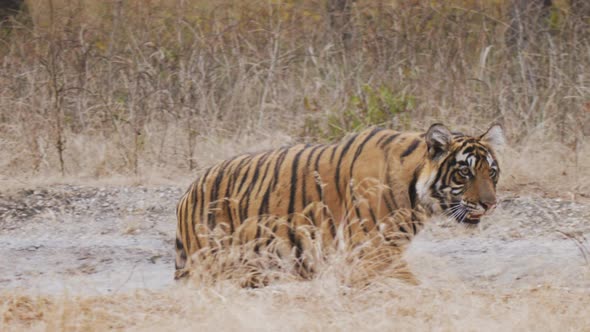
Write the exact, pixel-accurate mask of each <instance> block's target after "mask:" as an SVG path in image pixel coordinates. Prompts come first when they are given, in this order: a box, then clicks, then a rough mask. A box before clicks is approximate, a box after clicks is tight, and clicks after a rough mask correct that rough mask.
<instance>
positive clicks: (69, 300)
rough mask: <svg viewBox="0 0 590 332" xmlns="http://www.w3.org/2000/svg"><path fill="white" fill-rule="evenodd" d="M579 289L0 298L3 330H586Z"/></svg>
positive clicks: (280, 289) (293, 286) (321, 286)
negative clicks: (565, 328)
mask: <svg viewBox="0 0 590 332" xmlns="http://www.w3.org/2000/svg"><path fill="white" fill-rule="evenodd" d="M589 301H590V300H589V297H588V293H587V292H581V291H579V290H568V289H564V288H555V287H552V286H551V285H535V286H533V287H531V288H527V289H519V290H494V291H493V292H492V291H482V290H476V289H471V288H469V287H467V286H465V285H462V284H461V283H457V282H450V283H449V284H448V285H445V286H441V285H437V286H433V285H426V286H408V285H404V284H401V283H397V282H395V281H392V280H391V279H390V280H388V281H384V282H381V283H376V284H372V285H371V286H370V287H366V288H362V289H355V288H349V287H346V286H344V285H343V284H341V283H339V282H338V280H337V279H336V278H334V277H333V276H331V275H329V274H327V275H324V276H323V277H321V278H317V279H314V280H312V281H309V282H287V283H279V284H276V285H274V286H270V287H267V288H263V289H258V290H245V289H241V288H239V287H237V286H236V285H234V284H231V283H229V284H228V283H219V284H216V285H213V286H211V285H209V286H207V287H199V286H195V285H192V286H191V285H188V286H184V287H175V288H173V289H167V290H163V291H159V292H149V291H140V292H137V293H135V294H124V295H114V296H113V295H108V296H70V295H60V296H26V295H25V296H21V295H11V294H6V295H3V296H2V297H1V300H0V314H1V316H0V317H1V319H2V320H0V327H1V328H2V330H3V331H19V330H22V329H27V330H31V331H36V330H49V331H55V330H65V331H71V330H72V331H73V330H85V331H101V330H105V329H111V328H114V329H125V330H162V331H173V330H174V331H177V330H181V331H185V330H186V331H188V330H219V329H222V330H229V331H234V330H257V331H260V330H263V331H276V330H287V331H295V330H297V331H301V330H304V331H310V330H311V331H317V330H363V331H369V330H383V329H387V330H391V329H395V330H433V329H436V330H442V331H456V330H469V331H471V330H477V331H497V330H498V329H508V330H536V331H555V330H561V329H563V328H564V327H567V329H568V330H580V331H581V330H585V329H586V328H587V327H588V326H589V324H590V319H589V318H588V315H586V312H587V307H588V305H589V304H590V302H589Z"/></svg>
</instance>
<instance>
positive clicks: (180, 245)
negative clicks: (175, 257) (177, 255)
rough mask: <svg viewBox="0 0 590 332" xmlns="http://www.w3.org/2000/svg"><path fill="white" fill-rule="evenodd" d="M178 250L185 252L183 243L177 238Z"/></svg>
mask: <svg viewBox="0 0 590 332" xmlns="http://www.w3.org/2000/svg"><path fill="white" fill-rule="evenodd" d="M176 250H184V246H183V245H182V241H180V239H179V238H178V237H177V238H176Z"/></svg>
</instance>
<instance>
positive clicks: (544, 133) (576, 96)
mask: <svg viewBox="0 0 590 332" xmlns="http://www.w3.org/2000/svg"><path fill="white" fill-rule="evenodd" d="M556 3H557V5H556V7H555V8H554V10H553V11H552V12H551V15H552V16H551V17H550V18H547V19H546V20H545V21H542V22H544V23H543V24H544V25H542V26H540V27H537V26H536V25H534V24H536V23H534V22H536V21H535V19H536V18H537V17H538V16H539V15H541V16H542V14H543V13H539V12H538V11H534V10H529V11H527V12H526V15H525V16H524V17H525V18H523V19H522V20H521V21H518V22H517V23H519V24H520V25H522V26H523V27H524V28H523V30H522V31H523V32H522V34H521V35H520V36H521V38H522V39H523V40H526V43H525V42H523V43H520V44H518V45H516V46H514V45H513V44H510V42H509V38H508V37H509V36H512V35H513V34H514V28H511V26H510V24H511V21H510V17H511V16H510V15H511V10H512V9H511V7H510V5H509V2H508V1H499V2H494V4H493V5H492V4H491V3H488V2H485V1H484V2H481V1H451V2H446V1H444V2H443V1H441V2H431V3H419V2H392V3H385V2H380V1H377V2H369V1H358V2H356V4H355V5H354V6H353V8H352V11H351V19H350V22H348V23H347V24H346V25H345V26H344V27H335V26H334V24H330V23H329V22H330V13H329V12H328V11H327V10H326V7H325V5H324V3H323V2H318V1H311V0H310V1H302V2H294V1H277V2H272V1H271V2H267V1H249V2H248V3H247V4H246V3H242V2H236V1H229V0H228V1H223V2H216V5H214V6H213V5H210V4H206V3H198V4H197V3H195V2H186V1H178V2H176V1H151V2H150V3H149V4H144V3H143V2H141V4H140V2H137V1H129V2H118V1H113V2H103V3H101V4H100V5H98V4H94V5H92V6H88V5H87V2H86V1H68V0H61V1H50V2H46V1H34V0H31V1H30V2H29V6H30V7H31V15H32V16H33V21H35V22H37V24H36V25H32V24H30V23H26V22H27V20H20V21H18V20H16V21H14V22H13V26H14V28H13V29H12V30H7V31H5V35H4V37H3V43H4V45H5V47H3V48H2V50H1V51H0V52H1V55H2V57H3V63H2V67H1V72H2V75H0V86H1V88H0V99H1V100H2V103H1V106H0V130H1V132H2V136H1V137H0V170H1V172H0V173H1V174H3V175H4V176H7V177H14V176H17V177H21V178H22V177H25V176H26V177H29V178H30V177H33V178H39V177H41V178H43V177H50V176H54V175H59V176H64V177H75V178H76V177H81V176H82V177H88V178H108V177H112V176H119V175H122V176H128V175H133V176H135V177H140V178H142V177H143V178H146V177H148V178H149V177H151V176H152V175H154V174H165V176H166V177H168V178H172V177H182V176H186V175H187V174H192V173H193V170H200V169H202V168H203V167H205V166H208V165H210V164H211V163H213V162H214V161H218V160H221V159H224V158H226V157H228V156H230V155H233V154H235V153H239V152H242V151H245V150H260V149H264V148H267V147H274V146H277V145H280V144H285V143H289V142H293V141H301V140H304V141H325V140H327V139H330V138H333V137H338V136H341V135H342V134H343V133H345V132H347V131H350V130H355V129H358V128H361V127H364V126H367V125H371V124H382V125H385V126H389V127H394V128H397V129H404V130H406V129H419V130H423V129H424V128H426V127H427V126H428V125H429V124H430V123H432V122H434V121H439V122H444V123H447V124H449V125H450V126H451V127H453V128H457V129H460V130H466V129H467V130H466V131H469V132H473V133H477V132H479V131H481V130H483V129H485V128H487V126H488V125H489V123H490V122H492V121H500V122H502V123H504V126H505V127H506V131H507V133H508V135H509V138H510V142H511V148H512V151H513V153H512V154H511V155H510V158H509V159H508V161H507V162H508V163H513V162H516V161H515V160H513V159H521V158H520V157H521V156H526V157H530V156H537V155H538V153H539V151H543V152H544V154H545V155H551V157H549V159H551V160H558V161H559V162H560V164H559V165H556V168H553V167H546V168H544V170H543V171H542V172H540V173H534V174H533V175H531V174H530V172H527V173H528V174H527V176H523V177H521V172H518V171H517V172H515V173H514V174H513V175H514V176H515V179H516V180H517V181H519V180H521V179H522V180H523V181H528V182H534V181H538V180H541V179H546V178H547V176H546V175H547V174H545V173H544V172H545V170H547V172H555V173H557V172H560V173H563V172H564V171H565V173H567V174H568V176H567V182H568V183H570V184H579V179H580V178H581V179H582V182H583V185H582V186H581V187H580V188H579V189H580V190H582V189H585V190H587V188H588V181H589V180H588V169H587V167H582V166H583V165H584V164H587V159H583V158H585V156H587V153H585V151H587V148H588V147H587V145H588V144H587V135H588V134H590V127H589V126H590V125H588V123H590V108H589V105H590V104H589V103H590V97H589V91H590V90H589V87H590V83H589V80H588V77H587V75H585V73H586V72H587V65H588V63H590V55H589V53H588V52H587V49H588V47H590V46H589V45H590V42H589V38H588V33H587V31H588V24H587V23H588V22H587V19H585V18H584V17H581V18H580V17H579V16H578V15H576V13H572V12H570V11H569V8H568V6H567V2H559V1H558V2H556ZM49 4H52V6H51V7H47V6H48V5H49ZM46 7H47V8H46ZM51 8H53V10H50V9H51ZM40 12H48V13H50V14H52V15H50V18H52V19H51V20H50V21H49V22H45V21H43V22H40V21H39V20H42V18H39V16H40V15H39V14H38V13H40ZM41 16H42V15H41ZM21 21H22V22H25V23H21ZM525 28H526V29H525ZM507 45H508V46H507ZM509 46H510V47H509ZM473 128H476V129H475V130H474V129H473ZM279 133H280V134H279ZM539 158H540V159H538V160H535V161H538V162H539V163H545V162H546V160H545V159H543V158H541V157H539ZM562 161H563V162H562ZM518 162H520V161H518ZM551 162H552V161H551ZM517 168H518V166H517ZM558 170H559V171H558ZM189 172H190V173H189ZM191 176H192V175H191ZM531 176H532V177H533V178H532V179H531V178H530V177H531ZM562 180H563V179H562V178H560V180H559V181H556V183H564V182H563V181H562Z"/></svg>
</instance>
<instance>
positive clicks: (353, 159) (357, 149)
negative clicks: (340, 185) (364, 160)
mask: <svg viewBox="0 0 590 332" xmlns="http://www.w3.org/2000/svg"><path fill="white" fill-rule="evenodd" d="M381 130H383V129H382V128H378V127H377V128H375V129H373V130H372V131H371V133H369V135H367V137H365V139H364V140H363V142H362V143H361V144H360V145H359V146H358V147H357V148H356V151H355V153H354V157H353V158H352V162H351V163H350V177H351V178H352V171H353V168H354V164H355V162H356V160H357V159H358V157H359V156H360V155H361V153H362V152H363V149H364V147H365V144H367V142H368V141H369V140H370V139H371V138H372V137H373V136H375V135H376V134H377V133H378V132H380V131H381ZM383 137H385V136H383ZM383 137H381V139H383ZM381 139H380V140H381ZM376 144H379V141H377V143H376Z"/></svg>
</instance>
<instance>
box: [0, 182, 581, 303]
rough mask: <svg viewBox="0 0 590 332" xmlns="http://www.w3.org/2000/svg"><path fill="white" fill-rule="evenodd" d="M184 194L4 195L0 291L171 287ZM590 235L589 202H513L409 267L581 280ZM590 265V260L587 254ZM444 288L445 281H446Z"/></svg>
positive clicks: (476, 281)
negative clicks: (177, 212) (581, 243)
mask: <svg viewBox="0 0 590 332" xmlns="http://www.w3.org/2000/svg"><path fill="white" fill-rule="evenodd" d="M181 193H182V188H177V187H123V188H119V187H84V186H70V185H59V186H52V187H48V188H38V189H32V190H20V191H16V192H12V193H4V194H2V195H1V196H0V257H3V258H4V259H3V260H4V263H3V268H2V269H0V288H3V289H11V288H21V289H26V290H28V291H31V292H37V293H55V292H63V291H64V290H69V291H72V292H78V291H80V288H81V287H83V289H84V291H85V292H96V293H110V292H119V291H125V290H130V289H136V288H149V289H158V288H162V287H165V286H169V285H172V284H173V282H172V280H171V276H172V271H173V264H174V263H173V238H174V230H175V216H174V206H175V203H176V201H177V199H178V197H180V195H181ZM561 232H565V233H568V234H573V235H576V234H577V235H578V236H582V235H587V236H588V235H589V234H590V205H585V204H580V203H575V202H571V201H565V200H562V199H550V198H542V197H532V196H522V197H518V196H515V195H511V196H508V197H504V199H503V200H502V203H501V205H500V207H499V208H498V210H497V211H496V212H495V214H494V215H493V216H492V217H489V218H488V219H487V220H484V221H483V222H482V224H481V226H480V227H479V228H478V229H475V230H468V229H465V228H463V227H460V226H458V225H455V224H453V223H452V222H449V221H436V220H435V221H433V225H431V226H430V227H428V229H427V230H426V231H425V232H423V233H422V234H420V236H418V237H417V238H416V239H415V240H414V242H413V244H412V246H411V248H410V250H409V252H408V253H407V256H408V261H410V262H411V263H412V267H413V269H414V270H415V271H417V274H418V276H419V277H420V279H421V280H422V281H423V282H435V280H436V279H437V275H439V274H440V273H439V272H440V271H439V270H440V269H444V270H445V272H446V273H444V275H445V277H448V276H449V274H455V275H456V276H457V277H459V278H460V279H461V280H464V281H466V282H469V283H471V284H473V285H481V287H495V286H499V285H502V286H511V287H519V286H522V285H525V286H529V285H531V284H535V283H542V282H544V281H546V280H549V279H550V280H551V281H555V280H556V276H558V275H559V277H560V278H558V279H559V280H561V281H562V282H563V284H566V285H568V287H590V280H589V279H584V278H581V276H582V275H583V273H581V271H582V270H583V269H585V268H586V265H587V264H588V263H590V262H585V260H584V255H583V254H584V253H583V251H582V250H580V248H579V247H578V246H577V245H576V243H575V241H573V240H572V239H568V238H567V237H566V236H564V235H563V234H561ZM587 258H588V259H590V257H587ZM441 282H442V281H441Z"/></svg>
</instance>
